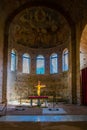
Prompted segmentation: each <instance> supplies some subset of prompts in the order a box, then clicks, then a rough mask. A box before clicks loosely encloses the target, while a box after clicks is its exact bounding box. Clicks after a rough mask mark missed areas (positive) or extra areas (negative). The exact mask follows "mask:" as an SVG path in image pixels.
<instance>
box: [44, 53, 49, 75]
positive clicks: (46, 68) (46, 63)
mask: <svg viewBox="0 0 87 130" xmlns="http://www.w3.org/2000/svg"><path fill="white" fill-rule="evenodd" d="M49 73H50V56H49V55H46V56H45V74H49Z"/></svg>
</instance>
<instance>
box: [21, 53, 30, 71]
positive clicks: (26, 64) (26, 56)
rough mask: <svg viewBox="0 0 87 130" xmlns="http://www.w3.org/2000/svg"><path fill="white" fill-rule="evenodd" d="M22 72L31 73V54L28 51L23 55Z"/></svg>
mask: <svg viewBox="0 0 87 130" xmlns="http://www.w3.org/2000/svg"><path fill="white" fill-rule="evenodd" d="M22 72H23V73H30V56H29V54H27V53H24V54H23V56H22Z"/></svg>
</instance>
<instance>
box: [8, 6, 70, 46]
mask: <svg viewBox="0 0 87 130" xmlns="http://www.w3.org/2000/svg"><path fill="white" fill-rule="evenodd" d="M69 36H70V30H69V26H68V24H67V22H66V20H65V18H64V17H63V16H62V15H61V14H60V13H58V12H57V11H54V10H52V9H50V8H46V7H31V8H26V9H25V10H23V11H21V12H20V13H19V14H18V15H17V16H16V17H15V18H14V20H13V22H12V24H11V27H10V39H11V41H14V42H15V43H17V44H21V45H24V46H28V47H30V48H38V47H41V48H51V47H55V46H57V45H58V44H62V42H64V41H66V40H67V39H68V38H69Z"/></svg>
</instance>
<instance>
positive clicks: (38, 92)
mask: <svg viewBox="0 0 87 130" xmlns="http://www.w3.org/2000/svg"><path fill="white" fill-rule="evenodd" d="M35 87H37V95H38V96H40V89H41V88H44V87H46V85H41V82H40V81H38V85H37V86H35Z"/></svg>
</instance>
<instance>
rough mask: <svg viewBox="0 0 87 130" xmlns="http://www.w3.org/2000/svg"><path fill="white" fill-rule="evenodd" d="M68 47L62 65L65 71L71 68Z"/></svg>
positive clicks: (64, 52)
mask: <svg viewBox="0 0 87 130" xmlns="http://www.w3.org/2000/svg"><path fill="white" fill-rule="evenodd" d="M68 55H69V54H68V49H67V48H66V49H64V51H63V55H62V67H63V71H67V70H68V68H69V63H68Z"/></svg>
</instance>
